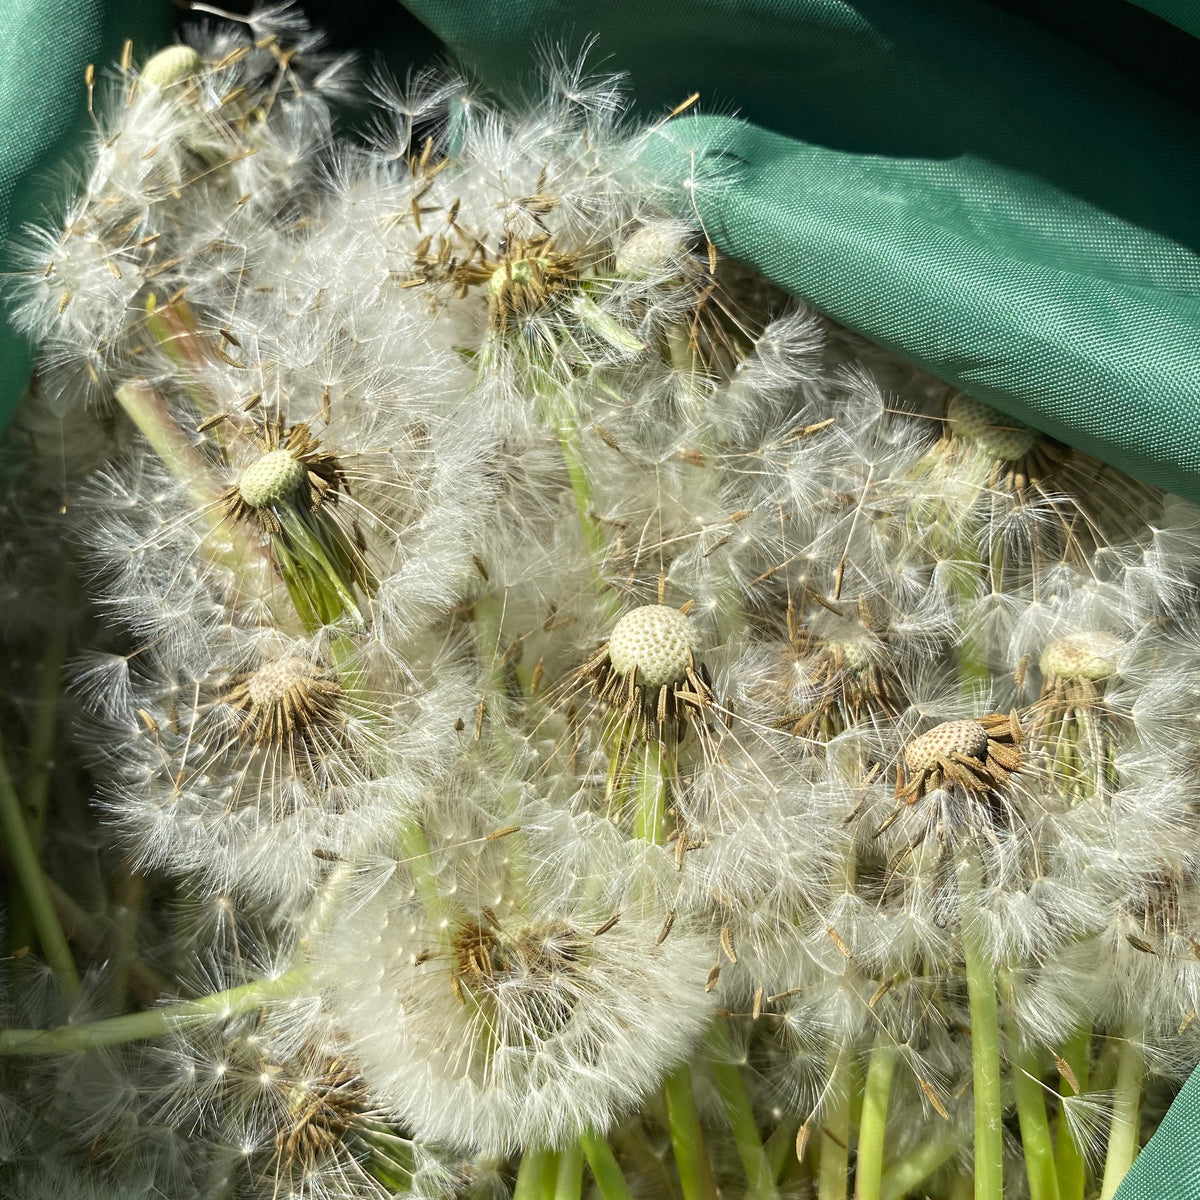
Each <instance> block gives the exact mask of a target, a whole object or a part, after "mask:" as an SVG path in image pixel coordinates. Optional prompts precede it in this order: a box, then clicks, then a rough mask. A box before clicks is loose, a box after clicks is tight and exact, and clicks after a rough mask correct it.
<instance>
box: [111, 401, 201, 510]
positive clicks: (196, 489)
mask: <svg viewBox="0 0 1200 1200" xmlns="http://www.w3.org/2000/svg"><path fill="white" fill-rule="evenodd" d="M117 403H118V404H120V406H121V407H122V408H123V409H124V410H125V415H126V416H128V417H129V419H130V420H131V421H132V422H133V423H134V425H136V426H137V428H138V432H139V433H141V435H142V436H143V437H144V438H145V439H146V441H148V442H149V443H150V448H151V449H152V450H153V451H154V453H155V454H157V455H158V457H159V458H160V459H161V460H162V464H163V466H165V467H166V468H167V470H168V471H170V473H171V474H172V475H173V476H174V477H175V478H176V479H178V480H180V481H181V482H183V483H186V484H187V487H188V491H189V492H190V493H191V496H192V502H193V503H194V504H195V505H196V507H197V508H199V509H200V510H201V511H202V512H208V511H210V510H211V509H213V507H214V506H215V504H216V500H217V492H216V489H215V488H214V487H212V486H211V483H210V480H209V470H208V465H207V464H206V463H205V461H204V459H203V458H202V457H201V456H200V454H199V453H198V452H197V450H196V448H195V446H193V445H192V443H191V441H190V439H189V438H188V437H187V435H186V434H185V433H184V432H183V430H182V429H180V427H179V424H178V422H177V421H176V420H175V418H174V417H172V416H171V414H170V412H169V411H168V409H167V406H166V405H165V404H164V403H163V401H162V398H161V397H160V396H159V394H158V393H157V392H156V391H155V390H154V388H152V387H151V386H150V384H148V383H146V382H145V381H144V380H134V381H133V382H132V383H127V384H125V385H124V386H123V387H119V388H117Z"/></svg>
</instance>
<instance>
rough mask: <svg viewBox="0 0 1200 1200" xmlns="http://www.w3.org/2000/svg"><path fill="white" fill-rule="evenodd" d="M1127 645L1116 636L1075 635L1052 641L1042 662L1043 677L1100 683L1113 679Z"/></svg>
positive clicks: (1040, 665)
mask: <svg viewBox="0 0 1200 1200" xmlns="http://www.w3.org/2000/svg"><path fill="white" fill-rule="evenodd" d="M1124 648H1125V643H1124V642H1123V641H1121V639H1120V638H1119V637H1117V636H1116V635H1115V634H1112V633H1100V632H1095V633H1072V634H1068V635H1067V636H1066V637H1060V638H1057V639H1056V640H1055V641H1053V642H1051V643H1050V644H1049V645H1048V646H1047V647H1046V648H1045V649H1044V650H1043V651H1042V656H1041V658H1040V659H1038V666H1039V667H1040V668H1041V670H1042V674H1043V675H1044V676H1046V678H1047V679H1049V678H1050V677H1051V676H1057V677H1058V678H1059V679H1088V680H1091V681H1092V682H1094V683H1098V682H1099V681H1100V680H1102V679H1111V678H1112V676H1113V675H1115V674H1116V671H1117V659H1118V658H1119V657H1120V654H1121V651H1122V650H1123V649H1124Z"/></svg>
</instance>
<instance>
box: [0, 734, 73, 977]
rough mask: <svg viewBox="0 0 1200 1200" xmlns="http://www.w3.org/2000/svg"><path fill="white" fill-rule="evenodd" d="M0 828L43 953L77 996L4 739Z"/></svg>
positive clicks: (0, 743) (68, 956) (0, 750)
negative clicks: (15, 786) (11, 772)
mask: <svg viewBox="0 0 1200 1200" xmlns="http://www.w3.org/2000/svg"><path fill="white" fill-rule="evenodd" d="M0 830H2V831H3V834H4V841H5V843H6V845H7V847H8V855H9V858H10V859H11V861H12V865H13V871H14V872H15V874H16V877H17V881H18V882H19V883H20V885H21V890H22V892H23V893H24V896H25V902H26V904H27V905H28V906H29V915H30V917H31V918H32V920H33V927H34V929H35V930H36V931H37V936H38V942H39V944H40V945H41V948H42V953H43V954H44V955H45V956H46V961H47V962H48V963H49V964H50V967H51V969H52V970H53V971H54V973H55V975H57V976H58V978H59V981H60V982H61V983H62V984H63V986H64V987H65V988H66V989H67V991H68V992H69V993H70V994H71V995H72V996H74V995H76V994H77V993H78V991H79V975H78V973H77V972H76V970H75V960H74V958H72V957H71V948H70V946H68V945H67V938H66V934H64V933H63V927H62V926H61V925H60V924H59V921H58V914H57V913H56V912H55V911H54V902H53V900H51V898H50V889H49V887H48V886H47V884H46V876H45V874H44V873H43V871H42V864H41V862H40V861H39V857H38V852H37V847H36V846H35V845H34V844H33V839H32V838H31V837H30V836H29V829H28V827H27V826H26V824H25V814H24V813H23V812H22V811H21V801H20V799H19V798H18V797H17V792H16V789H15V788H14V787H13V782H12V777H11V776H10V775H9V773H8V762H7V760H6V759H5V756H4V743H3V741H0Z"/></svg>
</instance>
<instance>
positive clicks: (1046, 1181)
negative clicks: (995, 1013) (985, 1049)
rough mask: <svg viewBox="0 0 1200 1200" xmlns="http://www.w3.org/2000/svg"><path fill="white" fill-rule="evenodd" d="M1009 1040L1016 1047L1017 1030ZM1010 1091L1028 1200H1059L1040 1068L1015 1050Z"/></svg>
mask: <svg viewBox="0 0 1200 1200" xmlns="http://www.w3.org/2000/svg"><path fill="white" fill-rule="evenodd" d="M1009 1036H1010V1038H1011V1040H1012V1041H1013V1044H1014V1045H1016V1038H1017V1033H1016V1030H1013V1029H1010V1030H1009ZM1012 1077H1013V1090H1014V1091H1015V1093H1016V1098H1017V1119H1018V1121H1019V1122H1020V1125H1021V1148H1022V1150H1023V1151H1024V1155H1025V1174H1026V1176H1027V1177H1028V1179H1029V1200H1060V1195H1059V1190H1058V1175H1057V1173H1056V1172H1055V1169H1054V1142H1053V1139H1052V1138H1051V1137H1050V1122H1049V1119H1048V1118H1047V1116H1046V1100H1045V1097H1044V1096H1043V1094H1042V1080H1041V1065H1040V1063H1039V1062H1038V1060H1037V1056H1036V1055H1034V1054H1031V1053H1029V1051H1027V1050H1017V1051H1015V1052H1014V1054H1013V1063H1012Z"/></svg>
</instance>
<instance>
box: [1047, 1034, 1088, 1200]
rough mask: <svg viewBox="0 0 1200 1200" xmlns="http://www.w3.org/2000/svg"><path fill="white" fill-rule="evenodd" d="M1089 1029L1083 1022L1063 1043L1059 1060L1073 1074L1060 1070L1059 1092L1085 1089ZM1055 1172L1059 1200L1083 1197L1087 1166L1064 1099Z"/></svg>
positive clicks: (1060, 1117)
mask: <svg viewBox="0 0 1200 1200" xmlns="http://www.w3.org/2000/svg"><path fill="white" fill-rule="evenodd" d="M1091 1051H1092V1031H1091V1030H1090V1029H1089V1028H1087V1026H1084V1027H1083V1028H1082V1029H1078V1030H1076V1031H1075V1033H1074V1034H1072V1035H1071V1037H1070V1039H1069V1040H1068V1042H1067V1044H1066V1045H1065V1046H1064V1047H1063V1053H1062V1057H1063V1062H1064V1063H1065V1064H1066V1066H1067V1068H1068V1070H1069V1071H1070V1072H1071V1074H1072V1075H1074V1079H1073V1080H1072V1079H1069V1078H1068V1077H1067V1076H1066V1075H1064V1074H1060V1076H1059V1084H1058V1091H1059V1095H1061V1096H1064V1097H1067V1098H1069V1097H1071V1096H1074V1095H1076V1094H1077V1092H1076V1085H1078V1091H1079V1093H1082V1092H1085V1091H1087V1086H1088V1074H1089V1068H1090V1066H1091ZM1054 1158H1055V1172H1056V1174H1057V1175H1058V1191H1059V1195H1060V1197H1061V1200H1083V1195H1084V1191H1085V1189H1086V1186H1087V1170H1086V1163H1085V1160H1084V1157H1083V1149H1082V1147H1081V1146H1080V1145H1079V1143H1078V1142H1077V1141H1076V1140H1075V1137H1074V1134H1073V1133H1072V1130H1071V1126H1070V1124H1069V1123H1068V1122H1067V1120H1066V1103H1065V1102H1064V1104H1063V1106H1062V1108H1061V1109H1060V1115H1059V1121H1058V1140H1057V1145H1056V1146H1055V1155H1054Z"/></svg>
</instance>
